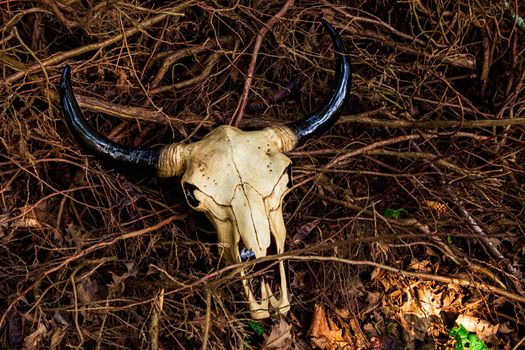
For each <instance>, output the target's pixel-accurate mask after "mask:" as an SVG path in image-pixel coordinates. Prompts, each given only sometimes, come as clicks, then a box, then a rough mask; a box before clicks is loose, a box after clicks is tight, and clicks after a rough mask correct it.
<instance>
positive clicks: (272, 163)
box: [59, 20, 351, 319]
mask: <svg viewBox="0 0 525 350" xmlns="http://www.w3.org/2000/svg"><path fill="white" fill-rule="evenodd" d="M323 25H324V27H325V28H326V30H327V31H328V33H329V34H330V37H331V39H332V42H333V45H334V49H335V58H336V66H335V72H336V74H335V88H334V91H333V92H332V93H331V95H330V96H329V98H328V100H327V101H326V103H325V104H324V105H323V106H322V107H321V108H319V109H318V110H317V111H316V112H313V113H311V114H310V115H308V116H306V117H304V118H303V119H300V120H298V121H295V122H292V123H289V124H287V125H274V126H269V127H267V128H265V129H263V130H258V131H242V130H239V129H237V128H234V127H231V126H219V127H218V128H216V129H215V130H213V131H211V132H210V133H209V134H208V135H206V136H205V137H204V138H202V140H200V141H198V142H194V143H191V144H183V143H173V144H169V145H166V146H164V147H163V148H161V149H160V150H154V149H146V148H138V149H135V148H128V147H124V146H121V145H119V144H116V143H114V142H112V141H110V140H108V139H107V138H105V137H104V136H102V135H100V134H99V133H98V132H97V131H95V130H94V129H93V128H92V127H91V126H90V125H89V124H88V123H87V121H86V120H85V119H84V117H83V115H82V111H81V110H80V108H79V107H78V104H77V101H76V99H75V96H74V94H73V89H72V88H71V78H70V67H69V66H66V67H65V68H64V71H63V74H62V80H61V82H60V86H59V91H60V101H61V106H62V111H63V114H64V118H65V120H66V123H67V125H68V128H69V129H70V131H71V133H72V134H73V135H74V136H75V138H76V139H77V141H78V143H79V144H80V145H81V146H82V147H83V148H84V149H85V150H87V151H88V152H90V153H92V154H94V155H95V156H96V157H98V158H100V159H102V160H105V161H106V162H108V163H109V164H112V165H113V166H115V167H121V168H128V169H129V168H131V169H133V168H140V169H142V170H144V169H146V170H150V171H151V172H152V173H155V174H156V175H157V176H161V177H171V176H181V175H182V181H181V183H182V187H183V189H184V193H185V196H186V200H187V202H188V204H189V205H190V206H191V207H192V208H194V209H195V210H199V211H202V212H204V213H206V215H207V217H208V218H209V219H210V221H211V222H212V223H213V224H214V226H215V228H216V230H217V235H218V240H219V242H221V243H223V244H222V246H223V247H229V248H222V249H223V251H222V254H223V256H224V257H225V259H226V261H227V262H228V263H230V264H233V263H240V262H244V261H246V260H248V259H250V258H253V257H255V258H260V257H264V256H266V255H267V254H270V253H274V254H279V253H282V252H283V251H284V244H285V238H286V228H285V225H284V220H283V215H282V200H283V197H284V196H285V194H286V193H287V191H288V189H289V187H288V184H289V182H290V173H289V166H290V164H291V161H290V159H289V158H288V157H286V156H285V155H284V154H283V153H285V152H288V151H290V150H292V149H293V148H294V147H296V146H297V145H299V144H302V143H304V142H305V141H306V140H307V139H308V138H310V137H312V136H317V135H319V134H321V133H323V132H324V131H326V130H327V129H328V128H330V127H331V126H332V125H333V124H334V123H335V122H336V121H337V119H339V117H340V116H341V113H342V111H343V107H344V103H345V98H346V96H347V94H348V91H349V90H350V80H351V74H350V63H349V60H348V58H347V57H346V56H345V49H344V45H343V41H342V39H341V37H340V36H339V34H338V33H337V32H336V31H335V30H334V28H333V27H332V26H331V25H330V24H329V23H328V22H326V21H325V20H323ZM277 267H278V268H277V271H276V273H275V274H274V275H271V274H262V275H259V276H257V277H253V278H248V277H247V271H243V272H241V274H242V284H243V288H244V292H245V295H246V298H247V299H248V305H249V308H250V311H251V315H252V317H253V318H256V319H261V318H266V317H269V316H270V313H271V312H275V313H285V312H287V311H288V310H289V309H290V302H289V295H288V286H287V282H286V281H287V279H286V273H285V268H284V264H283V262H282V261H279V262H278V264H277ZM254 282H256V283H254ZM254 285H258V288H253V287H254Z"/></svg>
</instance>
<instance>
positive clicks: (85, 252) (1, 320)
mask: <svg viewBox="0 0 525 350" xmlns="http://www.w3.org/2000/svg"><path fill="white" fill-rule="evenodd" d="M185 217H186V214H181V215H172V216H170V217H169V218H167V219H164V220H162V221H160V222H159V223H157V224H155V225H153V226H150V227H146V228H143V229H141V230H137V231H132V232H129V233H126V234H123V235H121V236H118V237H115V238H114V239H112V240H111V241H105V242H99V243H96V244H93V245H92V246H90V247H87V248H86V249H84V250H82V251H80V252H78V253H76V254H74V255H71V256H69V257H68V258H67V259H65V260H64V261H62V262H61V263H60V264H58V265H56V266H55V267H53V268H51V269H49V270H47V271H44V272H43V273H42V274H40V275H39V276H38V278H37V279H36V281H35V282H33V284H32V285H31V286H29V287H27V288H26V289H25V290H23V291H22V292H21V293H20V294H18V296H17V297H16V298H15V299H14V300H13V301H12V302H11V303H10V304H9V306H8V307H7V309H6V310H5V312H4V314H3V315H2V318H0V329H1V328H2V326H3V325H4V322H5V319H6V315H8V314H9V312H10V311H11V310H12V309H13V307H14V306H15V305H16V304H17V303H18V302H19V301H20V300H22V299H24V297H25V295H26V294H27V293H29V292H30V291H31V290H33V289H34V288H35V286H36V285H38V284H39V283H40V282H41V281H42V280H43V279H45V278H46V277H47V276H49V275H50V274H52V273H53V272H56V271H58V270H60V269H62V268H64V267H65V266H67V265H69V264H70V263H72V262H73V261H75V260H78V259H80V258H82V257H83V256H86V255H88V254H91V253H93V252H94V251H97V250H99V249H102V248H106V247H109V246H112V245H114V244H115V243H117V242H120V241H123V240H126V239H131V238H135V237H138V236H142V235H144V234H146V233H150V232H152V231H156V230H158V229H159V228H161V227H163V226H166V225H167V224H169V223H171V222H173V221H175V220H182V219H184V218H185Z"/></svg>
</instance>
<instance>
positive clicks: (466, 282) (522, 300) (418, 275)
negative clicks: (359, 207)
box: [286, 255, 525, 303]
mask: <svg viewBox="0 0 525 350" xmlns="http://www.w3.org/2000/svg"><path fill="white" fill-rule="evenodd" d="M286 259H289V260H296V261H333V262H338V263H343V264H350V265H358V266H372V267H375V268H379V269H382V270H386V271H390V272H394V273H397V274H400V275H401V276H405V277H413V278H419V279H424V280H427V281H436V282H441V283H447V284H457V285H459V286H462V287H470V288H476V289H479V290H483V291H485V292H489V293H493V294H496V295H501V296H503V297H505V298H508V299H511V300H514V301H517V302H520V303H525V297H524V296H522V295H518V294H515V293H511V292H508V291H506V290H504V289H500V288H497V287H494V286H491V285H489V284H487V283H483V282H475V281H469V280H465V279H462V278H457V277H445V276H440V275H434V274H430V273H425V272H410V271H406V270H401V269H398V268H396V267H393V266H388V265H384V264H380V263H376V262H374V261H367V260H349V259H344V258H338V257H334V256H293V255H292V256H287V257H286Z"/></svg>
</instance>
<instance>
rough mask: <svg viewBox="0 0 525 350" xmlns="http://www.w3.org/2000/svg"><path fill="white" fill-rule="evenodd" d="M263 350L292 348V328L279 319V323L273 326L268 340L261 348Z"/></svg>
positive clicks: (282, 319)
mask: <svg viewBox="0 0 525 350" xmlns="http://www.w3.org/2000/svg"><path fill="white" fill-rule="evenodd" d="M262 348H263V349H264V350H281V349H292V348H293V334H292V326H291V325H290V324H289V323H288V322H286V320H285V319H284V318H283V317H281V318H280V319H279V322H278V323H276V324H274V325H273V327H272V330H271V331H270V335H269V336H268V339H266V341H265V343H264V345H263V347H262Z"/></svg>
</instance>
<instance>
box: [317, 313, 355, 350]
mask: <svg viewBox="0 0 525 350" xmlns="http://www.w3.org/2000/svg"><path fill="white" fill-rule="evenodd" d="M308 334H309V335H310V336H311V337H312V338H311V339H310V341H311V343H312V345H313V346H314V347H317V348H318V349H322V350H333V349H334V350H335V349H343V348H347V349H349V348H350V347H349V346H350V344H349V343H348V342H347V341H346V340H345V339H344V338H343V330H342V329H340V328H339V327H338V326H337V325H336V324H335V322H333V321H332V320H331V319H330V318H327V317H326V313H325V311H324V308H323V307H322V306H321V305H319V304H316V305H315V307H314V317H313V319H312V325H311V326H310V330H309V331H308Z"/></svg>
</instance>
